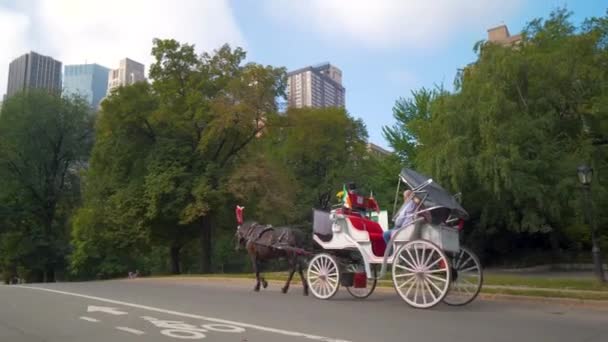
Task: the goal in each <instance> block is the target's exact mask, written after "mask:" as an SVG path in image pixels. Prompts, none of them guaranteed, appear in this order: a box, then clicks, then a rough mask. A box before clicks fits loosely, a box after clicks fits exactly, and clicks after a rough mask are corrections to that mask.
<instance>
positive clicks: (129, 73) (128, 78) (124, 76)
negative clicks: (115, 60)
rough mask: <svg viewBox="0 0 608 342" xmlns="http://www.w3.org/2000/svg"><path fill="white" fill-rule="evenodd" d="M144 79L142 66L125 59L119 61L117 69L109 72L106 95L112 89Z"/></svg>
mask: <svg viewBox="0 0 608 342" xmlns="http://www.w3.org/2000/svg"><path fill="white" fill-rule="evenodd" d="M145 79H146V76H145V73H144V65H143V64H141V63H139V62H136V61H134V60H131V59H129V58H125V59H123V60H121V61H120V66H119V67H118V69H113V70H110V72H109V74H108V91H107V93H108V94H109V93H110V92H111V91H112V89H114V88H117V87H120V86H126V85H130V84H133V83H135V82H139V81H144V80H145Z"/></svg>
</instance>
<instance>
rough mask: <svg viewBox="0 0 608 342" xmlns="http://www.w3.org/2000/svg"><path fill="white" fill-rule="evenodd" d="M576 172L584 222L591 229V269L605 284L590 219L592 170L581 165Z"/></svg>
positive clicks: (595, 231)
mask: <svg viewBox="0 0 608 342" xmlns="http://www.w3.org/2000/svg"><path fill="white" fill-rule="evenodd" d="M576 171H577V173H578V180H579V182H580V183H581V185H582V186H583V187H582V188H583V193H584V198H585V203H584V211H585V220H586V221H587V224H589V227H591V245H592V249H591V253H592V255H593V267H594V270H595V275H596V276H597V278H598V280H599V281H600V282H605V279H604V268H603V265H602V256H601V253H600V246H599V242H598V238H599V237H598V234H597V227H596V225H595V220H593V219H592V215H591V180H592V179H593V168H591V167H589V166H587V165H581V166H579V167H578V168H577V169H576Z"/></svg>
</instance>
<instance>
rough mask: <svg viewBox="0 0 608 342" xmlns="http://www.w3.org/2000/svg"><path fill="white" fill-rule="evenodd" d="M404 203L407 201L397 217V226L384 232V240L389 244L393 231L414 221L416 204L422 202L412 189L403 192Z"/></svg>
mask: <svg viewBox="0 0 608 342" xmlns="http://www.w3.org/2000/svg"><path fill="white" fill-rule="evenodd" d="M403 203H405V207H404V208H403V210H402V211H401V212H400V213H399V215H398V216H397V218H396V219H395V227H394V228H393V229H391V230H387V231H385V232H384V233H383V234H382V237H383V238H384V241H385V242H386V243H387V244H388V242H389V241H390V239H391V235H392V233H393V232H394V231H395V230H396V229H398V228H401V227H406V226H407V225H408V224H410V223H411V222H412V221H414V214H415V213H416V206H417V205H418V203H420V200H419V199H418V198H417V197H416V196H414V192H413V191H412V190H405V191H404V192H403Z"/></svg>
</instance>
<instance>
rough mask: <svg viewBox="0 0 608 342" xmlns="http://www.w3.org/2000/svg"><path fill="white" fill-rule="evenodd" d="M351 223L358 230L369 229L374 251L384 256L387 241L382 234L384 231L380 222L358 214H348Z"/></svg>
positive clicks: (375, 253)
mask: <svg viewBox="0 0 608 342" xmlns="http://www.w3.org/2000/svg"><path fill="white" fill-rule="evenodd" d="M348 219H349V220H350V223H351V224H352V225H353V227H354V228H355V229H357V230H364V231H367V233H368V234H369V240H370V241H371V243H372V252H373V253H374V255H376V256H383V255H384V250H385V249H386V242H384V237H383V236H382V234H383V233H384V231H383V230H382V227H380V224H379V223H378V222H374V221H371V220H368V219H365V218H361V217H357V216H350V215H349V216H348Z"/></svg>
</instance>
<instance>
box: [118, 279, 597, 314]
mask: <svg viewBox="0 0 608 342" xmlns="http://www.w3.org/2000/svg"><path fill="white" fill-rule="evenodd" d="M294 278H296V277H294ZM140 279H142V280H143V279H149V280H176V281H183V280H190V281H201V280H203V281H226V282H232V283H234V282H241V283H242V282H245V281H255V278H231V277H201V276H189V277H180V276H175V277H147V278H140ZM125 280H126V281H133V280H136V281H137V279H133V280H132V279H125ZM266 281H268V283H269V284H281V285H282V284H284V283H285V280H277V279H266ZM290 287H301V284H300V283H299V282H298V281H297V282H292V285H291V286H290ZM376 291H381V292H383V293H387V292H391V293H392V292H394V291H395V289H394V288H393V287H392V286H383V285H381V284H378V286H377V287H376ZM557 291H559V290H557ZM477 298H478V299H482V300H489V301H509V302H519V303H528V304H538V303H543V304H552V305H564V306H576V307H585V308H595V309H606V310H608V300H593V299H579V298H568V297H542V296H527V295H515V294H506V293H488V292H483V288H482V292H480V293H479V295H478V297H477Z"/></svg>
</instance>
